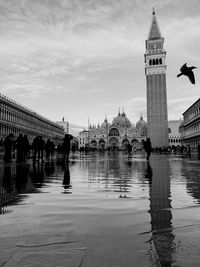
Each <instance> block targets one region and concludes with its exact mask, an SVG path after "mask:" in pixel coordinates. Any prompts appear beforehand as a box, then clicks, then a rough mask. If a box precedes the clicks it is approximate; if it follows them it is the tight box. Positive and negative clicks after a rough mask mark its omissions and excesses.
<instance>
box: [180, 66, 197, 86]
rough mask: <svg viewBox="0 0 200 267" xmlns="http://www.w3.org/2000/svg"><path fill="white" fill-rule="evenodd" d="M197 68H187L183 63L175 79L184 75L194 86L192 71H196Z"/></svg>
mask: <svg viewBox="0 0 200 267" xmlns="http://www.w3.org/2000/svg"><path fill="white" fill-rule="evenodd" d="M196 68H197V67H194V66H191V67H187V63H185V64H184V65H183V66H182V67H181V68H180V72H181V73H179V74H178V75H177V78H178V77H180V76H181V75H185V76H187V77H188V78H189V80H190V81H191V83H192V84H195V77H194V73H193V71H192V70H193V69H196Z"/></svg>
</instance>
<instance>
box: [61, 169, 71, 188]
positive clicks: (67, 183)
mask: <svg viewBox="0 0 200 267" xmlns="http://www.w3.org/2000/svg"><path fill="white" fill-rule="evenodd" d="M63 187H64V189H69V188H71V185H70V171H69V166H68V164H67V165H66V168H65V171H64V178H63Z"/></svg>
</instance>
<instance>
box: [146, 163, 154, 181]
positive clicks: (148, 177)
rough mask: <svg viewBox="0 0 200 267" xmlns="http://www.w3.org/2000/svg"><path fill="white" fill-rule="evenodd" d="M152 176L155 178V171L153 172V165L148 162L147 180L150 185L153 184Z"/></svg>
mask: <svg viewBox="0 0 200 267" xmlns="http://www.w3.org/2000/svg"><path fill="white" fill-rule="evenodd" d="M152 176H153V171H152V168H151V165H150V163H149V162H147V168H146V173H145V178H146V179H147V180H148V181H149V183H150V184H151V183H152Z"/></svg>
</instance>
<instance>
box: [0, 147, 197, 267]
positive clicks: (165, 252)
mask: <svg viewBox="0 0 200 267" xmlns="http://www.w3.org/2000/svg"><path fill="white" fill-rule="evenodd" d="M199 174H200V161H199V160H198V159H191V158H183V157H181V156H176V155H173V156H171V155H152V157H151V159H150V162H149V163H148V162H146V160H145V156H144V155H143V154H135V155H133V156H132V157H128V156H127V155H126V154H124V153H122V152H119V153H117V152H115V153H109V154H108V153H102V154H100V153H90V154H79V153H77V154H74V155H72V157H71V160H70V162H69V164H67V165H63V164H62V162H61V161H56V160H55V161H49V162H45V163H44V164H41V163H40V164H36V165H33V164H32V162H31V161H30V162H27V163H23V164H17V165H16V164H15V163H11V164H3V163H1V165H0V192H1V195H0V203H1V205H0V214H1V215H0V241H1V242H0V243H1V244H0V251H1V252H0V264H1V265H2V264H6V265H5V266H16V265H17V263H21V266H51V265H49V261H50V262H51V264H52V266H87V267H90V266H95V267H96V266H101V267H102V266H108V267H112V266H120V267H126V266H151V265H152V264H156V263H159V264H160V265H161V266H199V264H200V256H199V246H200V245H199V219H200V212H199V203H200V182H199V177H200V175H199ZM56 255H57V256H56ZM22 263H23V264H22ZM36 263H37V264H38V265H36ZM184 264H185V265H184Z"/></svg>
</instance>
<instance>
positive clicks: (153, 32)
mask: <svg viewBox="0 0 200 267" xmlns="http://www.w3.org/2000/svg"><path fill="white" fill-rule="evenodd" d="M160 38H162V34H161V31H160V27H159V25H158V21H157V18H156V13H155V10H154V8H153V12H152V22H151V26H150V30H149V35H148V40H150V39H151V40H154V39H160Z"/></svg>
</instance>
